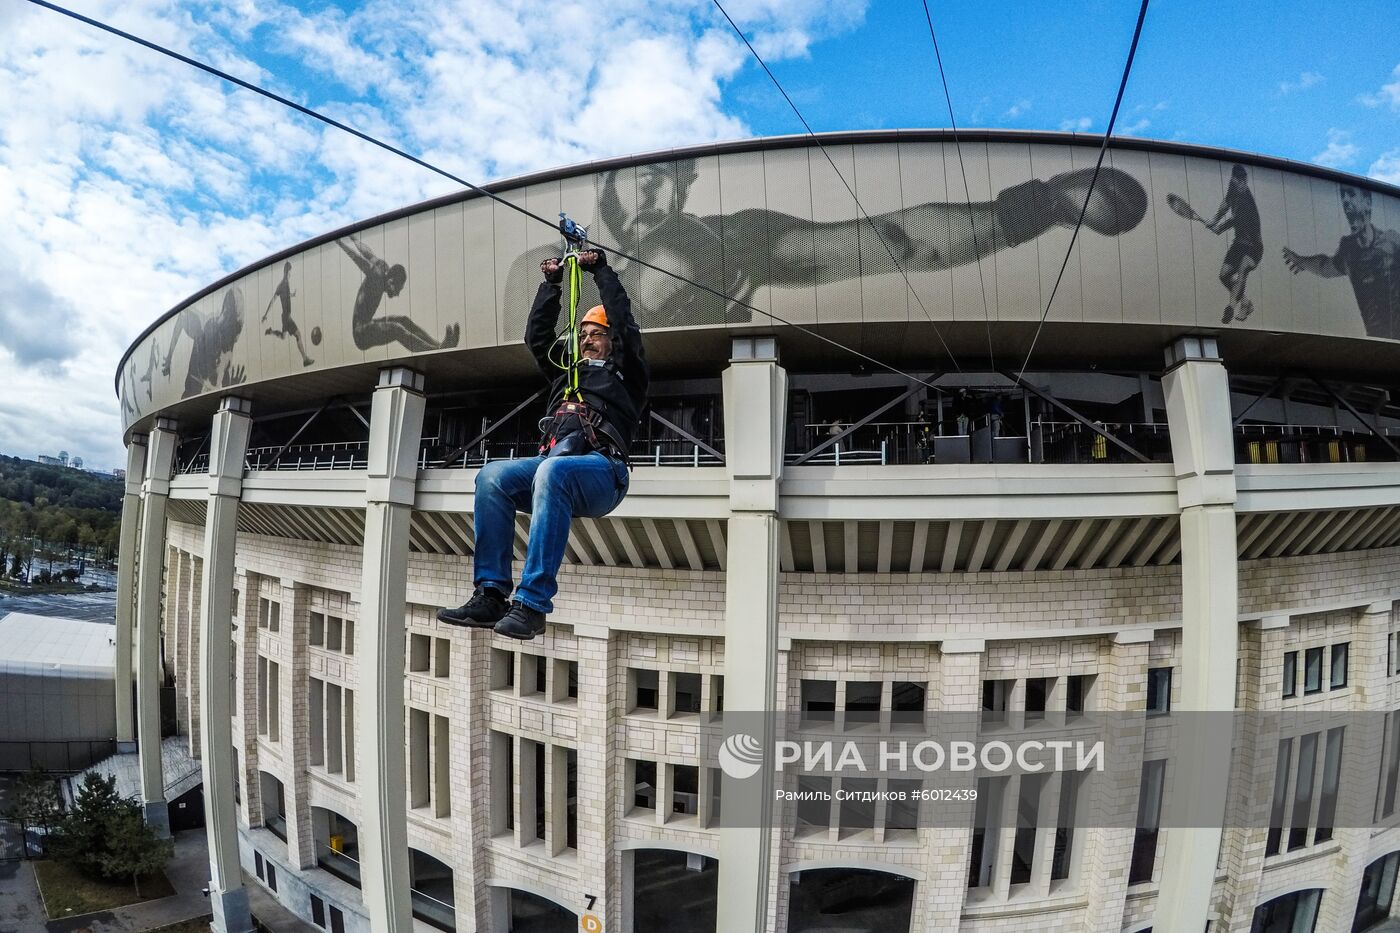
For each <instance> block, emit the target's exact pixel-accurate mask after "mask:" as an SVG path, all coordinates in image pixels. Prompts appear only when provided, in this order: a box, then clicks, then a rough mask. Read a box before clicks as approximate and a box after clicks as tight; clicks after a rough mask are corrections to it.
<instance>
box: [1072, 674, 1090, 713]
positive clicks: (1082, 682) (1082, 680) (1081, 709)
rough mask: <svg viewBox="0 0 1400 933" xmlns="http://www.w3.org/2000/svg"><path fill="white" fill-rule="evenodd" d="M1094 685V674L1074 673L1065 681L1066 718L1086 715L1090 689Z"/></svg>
mask: <svg viewBox="0 0 1400 933" xmlns="http://www.w3.org/2000/svg"><path fill="white" fill-rule="evenodd" d="M1093 686H1094V675H1093V674H1074V675H1071V676H1070V677H1069V678H1068V679H1067V680H1066V682H1065V719H1074V718H1076V717H1078V716H1082V715H1084V713H1085V711H1086V710H1088V709H1089V691H1090V690H1092V689H1093Z"/></svg>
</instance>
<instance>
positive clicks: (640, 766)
mask: <svg viewBox="0 0 1400 933" xmlns="http://www.w3.org/2000/svg"><path fill="white" fill-rule="evenodd" d="M632 806H633V808H634V809H637V810H655V809H656V762H654V761H633V762H632Z"/></svg>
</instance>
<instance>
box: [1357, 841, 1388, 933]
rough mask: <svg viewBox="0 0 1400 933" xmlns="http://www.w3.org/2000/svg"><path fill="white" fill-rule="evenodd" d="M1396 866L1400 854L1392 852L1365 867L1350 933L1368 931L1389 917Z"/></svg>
mask: <svg viewBox="0 0 1400 933" xmlns="http://www.w3.org/2000/svg"><path fill="white" fill-rule="evenodd" d="M1397 865H1400V852H1392V853H1390V854H1389V855H1387V856H1384V857H1382V858H1378V859H1376V860H1375V861H1374V862H1372V863H1371V864H1370V865H1367V866H1366V873H1365V874H1364V875H1362V876H1361V894H1360V895H1359V896H1358V897H1357V898H1356V919H1355V920H1353V921H1352V924H1351V929H1352V933H1361V931H1363V930H1369V929H1371V928H1372V927H1374V926H1375V925H1376V924H1378V923H1380V922H1381V921H1382V920H1384V919H1386V918H1387V917H1389V916H1390V901H1391V899H1392V898H1393V897H1394V896H1395V868H1396V866H1397Z"/></svg>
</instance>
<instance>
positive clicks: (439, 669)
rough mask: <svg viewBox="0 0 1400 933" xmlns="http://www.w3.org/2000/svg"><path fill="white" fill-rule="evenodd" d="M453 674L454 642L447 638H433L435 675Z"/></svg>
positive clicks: (447, 675) (445, 675)
mask: <svg viewBox="0 0 1400 933" xmlns="http://www.w3.org/2000/svg"><path fill="white" fill-rule="evenodd" d="M451 675H452V642H450V641H448V640H447V639H446V638H434V639H433V676H434V677H450V676H451Z"/></svg>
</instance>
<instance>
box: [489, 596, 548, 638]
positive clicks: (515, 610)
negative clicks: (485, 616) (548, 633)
mask: <svg viewBox="0 0 1400 933" xmlns="http://www.w3.org/2000/svg"><path fill="white" fill-rule="evenodd" d="M544 619H545V615H544V613H543V612H540V611H539V610H538V609H531V608H530V607H529V606H527V605H525V604H524V603H511V604H510V612H507V613H506V617H505V618H504V619H502V620H501V621H499V622H497V623H496V634H497V635H504V636H506V637H507V638H514V639H517V640H519V641H529V640H530V639H532V638H534V637H535V636H536V635H542V634H544Z"/></svg>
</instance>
